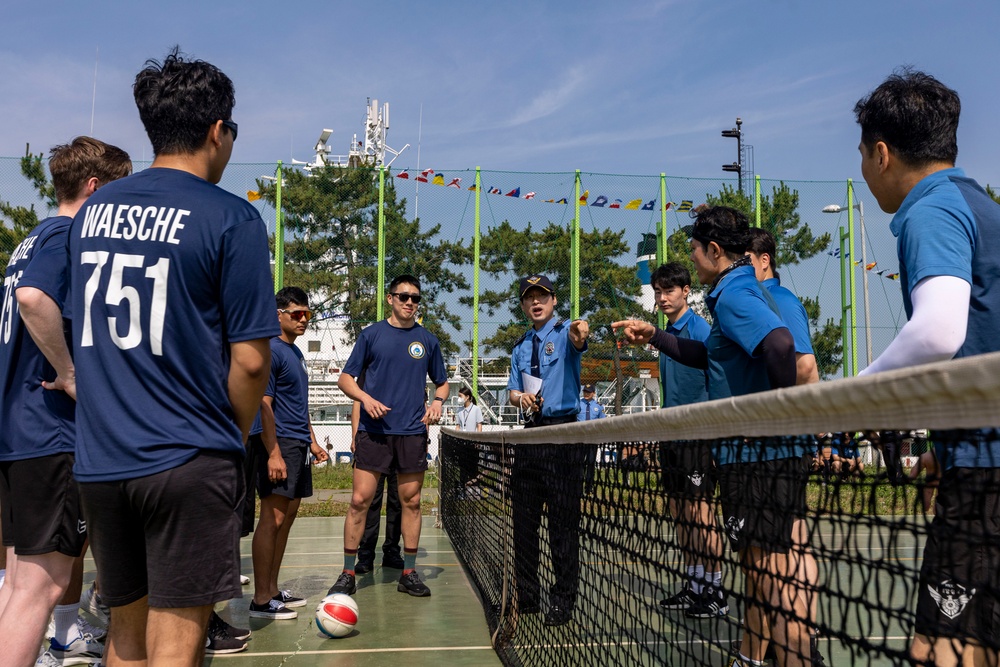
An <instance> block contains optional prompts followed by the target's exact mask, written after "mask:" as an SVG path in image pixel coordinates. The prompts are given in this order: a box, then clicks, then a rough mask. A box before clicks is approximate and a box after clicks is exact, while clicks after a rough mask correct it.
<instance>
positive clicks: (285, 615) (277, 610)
mask: <svg viewBox="0 0 1000 667" xmlns="http://www.w3.org/2000/svg"><path fill="white" fill-rule="evenodd" d="M298 616H299V612H297V611H295V610H294V609H289V608H288V607H286V606H285V605H284V604H282V603H281V602H279V601H278V600H275V599H273V598H272V599H270V600H268V601H267V602H265V603H264V604H257V603H256V602H254V601H253V600H251V601H250V617H251V618H270V619H271V620H274V621H287V620H289V619H292V618H298Z"/></svg>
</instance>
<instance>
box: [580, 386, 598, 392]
mask: <svg viewBox="0 0 1000 667" xmlns="http://www.w3.org/2000/svg"><path fill="white" fill-rule="evenodd" d="M583 391H584V393H588V392H589V393H594V392H595V391H596V390H595V389H594V385H592V384H585V385H583Z"/></svg>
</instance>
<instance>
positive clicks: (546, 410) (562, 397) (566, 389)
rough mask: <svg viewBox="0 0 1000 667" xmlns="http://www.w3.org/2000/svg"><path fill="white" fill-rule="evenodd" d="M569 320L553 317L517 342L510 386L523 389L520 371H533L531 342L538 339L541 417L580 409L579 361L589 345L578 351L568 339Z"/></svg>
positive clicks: (567, 413) (517, 389)
mask: <svg viewBox="0 0 1000 667" xmlns="http://www.w3.org/2000/svg"><path fill="white" fill-rule="evenodd" d="M569 328H570V323H569V322H568V321H566V320H558V321H557V320H556V319H555V318H554V317H553V318H551V319H550V320H549V321H548V322H546V323H545V326H543V327H542V328H541V329H540V330H538V331H535V329H534V328H531V329H529V330H528V331H527V332H525V334H524V335H523V336H521V338H520V340H518V342H517V343H516V344H515V345H514V351H513V352H512V353H511V358H510V380H509V381H508V382H507V389H509V390H514V391H524V387H523V385H522V382H521V373H522V372H523V373H527V374H529V375H532V373H531V348H532V341H533V339H534V338H536V337H537V339H538V348H539V352H538V360H539V369H540V373H541V379H542V394H541V396H542V398H544V399H545V400H544V401H543V402H542V418H543V419H544V418H548V417H568V416H570V415H575V414H577V412H578V411H579V408H580V403H579V401H580V398H579V397H580V362H581V359H582V355H583V353H584V352H586V351H587V344H586V343H584V346H583V349H582V350H578V349H576V347H575V346H574V345H573V343H572V342H570V340H569Z"/></svg>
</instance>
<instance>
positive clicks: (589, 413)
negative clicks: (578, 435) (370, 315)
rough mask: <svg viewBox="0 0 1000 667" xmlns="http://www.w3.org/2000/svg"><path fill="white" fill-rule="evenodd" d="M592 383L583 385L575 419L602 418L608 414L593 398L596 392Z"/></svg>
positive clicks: (583, 420) (585, 420) (587, 420)
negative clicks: (578, 409)
mask: <svg viewBox="0 0 1000 667" xmlns="http://www.w3.org/2000/svg"><path fill="white" fill-rule="evenodd" d="M596 393H597V392H596V389H595V388H594V385H592V384H587V385H584V386H583V398H581V399H580V411H579V412H578V413H576V420H577V421H581V422H589V421H590V420H591V419H604V418H605V417H607V416H608V415H607V414H606V413H605V412H604V407H603V406H602V405H601V402H600V401H598V400H597V399H596V398H594V394H596Z"/></svg>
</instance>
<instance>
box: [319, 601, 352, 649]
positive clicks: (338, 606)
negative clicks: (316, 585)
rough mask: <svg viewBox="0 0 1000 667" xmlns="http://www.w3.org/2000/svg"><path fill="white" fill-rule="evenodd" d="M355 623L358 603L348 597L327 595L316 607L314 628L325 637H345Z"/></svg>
mask: <svg viewBox="0 0 1000 667" xmlns="http://www.w3.org/2000/svg"><path fill="white" fill-rule="evenodd" d="M357 623H358V603H357V602H355V601H354V598H352V597H351V596H350V595H344V594H343V593H334V594H333V595H327V596H326V597H325V598H323V599H322V600H320V603H319V606H318V607H316V627H317V628H319V631H320V632H322V633H323V634H324V635H326V636H327V637H334V638H339V637H346V636H347V635H349V634H351V630H353V629H354V626H355V625H357Z"/></svg>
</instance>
